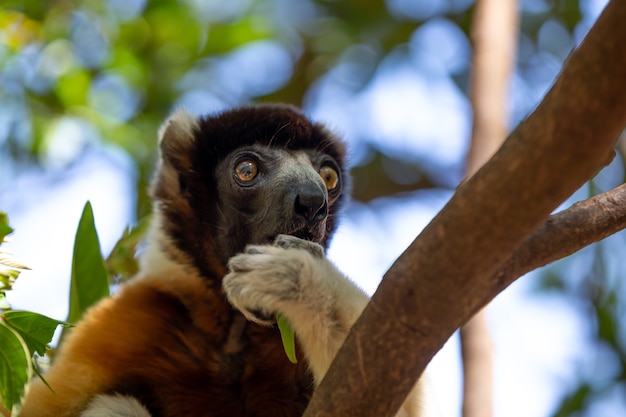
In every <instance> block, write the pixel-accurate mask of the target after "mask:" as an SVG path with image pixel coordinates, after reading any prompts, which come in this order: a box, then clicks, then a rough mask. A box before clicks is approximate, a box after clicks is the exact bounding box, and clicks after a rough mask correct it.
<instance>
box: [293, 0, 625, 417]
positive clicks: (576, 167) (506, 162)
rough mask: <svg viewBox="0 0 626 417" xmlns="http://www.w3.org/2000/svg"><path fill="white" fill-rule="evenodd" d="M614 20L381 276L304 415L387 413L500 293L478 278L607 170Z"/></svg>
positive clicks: (616, 34)
mask: <svg viewBox="0 0 626 417" xmlns="http://www.w3.org/2000/svg"><path fill="white" fill-rule="evenodd" d="M624 21H626V2H625V1H621V0H613V1H611V2H610V3H609V4H608V5H607V7H606V9H605V11H604V12H603V13H602V15H601V16H600V18H599V19H598V21H597V22H596V24H595V25H594V27H593V28H592V29H591V31H590V32H589V34H588V35H587V37H586V38H585V40H584V41H583V42H582V44H581V46H580V47H579V48H578V49H577V50H576V51H575V52H574V53H573V54H572V55H571V57H570V59H569V60H568V62H567V63H566V64H565V66H564V69H563V72H562V73H561V75H560V76H559V78H558V79H557V81H556V83H555V85H554V86H553V87H552V89H551V90H550V92H548V94H547V95H546V97H545V99H544V100H543V102H542V103H541V104H540V105H539V106H538V107H537V109H536V110H535V112H534V113H533V114H532V115H531V116H530V117H529V118H528V119H527V120H526V121H524V122H523V123H521V124H520V126H519V127H518V128H517V129H516V130H515V131H514V132H513V134H512V135H511V136H510V137H509V139H508V140H507V142H505V144H504V145H503V146H502V148H501V149H500V150H499V151H498V152H497V153H496V155H494V157H493V158H492V159H491V160H490V161H489V162H488V163H487V164H485V166H484V167H483V168H482V169H481V170H479V171H478V172H477V173H476V175H474V176H473V177H472V178H470V179H469V180H468V181H467V182H466V183H464V184H463V185H461V186H460V187H459V188H458V189H457V192H456V193H455V195H454V196H453V197H452V199H451V200H450V201H449V203H448V204H447V205H446V207H445V208H444V209H443V210H442V211H441V212H440V213H439V215H437V216H436V217H435V219H433V221H432V222H431V223H430V224H429V225H428V226H427V227H426V229H424V231H423V232H422V234H421V235H420V236H419V237H418V238H417V239H416V240H415V241H414V242H413V243H412V244H411V245H410V246H409V248H408V249H407V250H406V251H405V253H404V254H403V255H402V256H401V257H400V258H399V259H398V260H397V261H396V262H395V263H394V265H393V266H392V268H391V269H390V270H389V271H388V272H387V274H385V277H384V279H383V281H382V282H381V285H380V286H379V288H378V290H377V291H376V293H375V294H374V296H373V297H372V300H371V302H370V303H369V305H368V306H367V308H366V309H365V311H364V312H363V314H362V316H361V318H360V319H359V320H358V321H357V323H356V324H355V326H354V327H353V328H352V331H351V332H350V335H349V336H348V338H347V340H346V342H345V343H344V345H343V346H342V348H341V349H340V351H339V353H338V355H337V357H336V358H335V361H334V363H333V365H332V366H331V368H330V370H329V371H328V373H327V374H326V378H325V379H324V381H323V382H322V384H321V385H320V386H319V387H318V389H317V390H316V391H315V393H314V395H313V398H312V399H311V403H310V405H309V407H308V408H307V410H306V412H305V414H304V415H305V416H307V417H311V416H372V415H375V416H379V417H388V416H391V415H393V414H394V413H395V412H396V410H398V408H399V407H400V404H401V403H402V401H403V399H404V398H405V396H406V395H407V393H408V392H409V390H410V389H411V387H412V386H413V383H414V382H415V380H416V379H417V377H418V376H419V375H420V374H421V373H422V372H423V370H424V368H425V367H426V364H427V363H428V362H429V361H430V359H431V358H432V357H433V355H434V354H435V353H436V352H437V351H438V350H439V349H440V348H441V346H442V345H443V344H444V343H445V341H446V340H447V339H448V338H449V337H450V335H451V334H452V333H453V332H454V331H455V330H456V329H457V328H458V327H459V326H461V325H462V324H464V323H465V322H466V321H467V320H468V319H469V318H470V317H471V316H472V314H474V313H475V312H476V311H477V310H478V309H479V308H480V307H482V306H483V305H484V304H485V303H486V302H487V301H488V300H490V299H491V298H493V297H494V296H495V295H496V294H497V293H498V292H499V291H501V290H502V288H503V286H502V285H496V284H497V283H495V284H494V282H493V280H490V279H485V277H490V276H492V275H494V274H496V273H497V271H499V270H501V269H502V268H503V266H504V265H505V262H507V261H509V259H510V257H511V254H512V253H513V252H514V250H515V249H516V248H517V247H518V246H519V245H520V244H521V243H522V241H523V240H524V239H525V238H526V237H527V236H528V235H530V233H531V232H532V231H533V230H534V229H536V228H537V227H538V226H539V225H540V224H541V223H542V222H543V221H544V219H545V218H546V217H547V216H548V215H549V214H550V212H551V211H553V210H554V209H555V208H556V207H557V206H558V204H559V203H561V202H562V201H563V200H565V199H566V198H567V197H568V196H569V195H571V194H572V193H573V192H574V191H575V190H576V189H578V188H579V187H580V186H581V185H582V184H583V183H584V182H585V181H587V180H588V179H589V178H590V177H591V176H592V175H593V174H595V173H596V172H597V171H598V170H599V169H600V168H601V167H602V166H603V165H605V164H606V162H607V160H608V159H609V154H610V153H612V148H613V146H614V145H615V141H616V139H617V137H618V135H619V133H620V132H621V131H622V129H623V128H624V125H625V124H626V94H624V91H626V42H624V41H623V40H624V39H626V25H624ZM357 361H358V362H359V363H357ZM362 370H365V371H366V372H367V373H368V374H369V375H367V377H364V376H363V375H362V374H361V372H362Z"/></svg>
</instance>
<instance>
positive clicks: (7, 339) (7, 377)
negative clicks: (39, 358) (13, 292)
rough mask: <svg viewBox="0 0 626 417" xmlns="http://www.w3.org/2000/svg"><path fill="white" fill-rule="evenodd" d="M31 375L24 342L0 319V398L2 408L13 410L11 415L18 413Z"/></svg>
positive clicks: (29, 358) (29, 359) (31, 370)
mask: <svg viewBox="0 0 626 417" xmlns="http://www.w3.org/2000/svg"><path fill="white" fill-rule="evenodd" d="M32 374H33V368H32V363H31V357H30V354H29V351H28V346H27V345H26V342H24V340H23V339H22V338H21V337H20V335H19V333H18V332H17V331H15V330H14V329H12V328H11V327H9V326H8V325H7V324H6V322H5V321H4V320H3V319H2V317H0V397H2V405H3V406H4V408H6V409H7V410H13V415H17V413H18V412H19V404H20V403H21V400H22V398H23V397H24V394H25V387H26V383H27V382H28V381H29V380H30V378H31V377H32Z"/></svg>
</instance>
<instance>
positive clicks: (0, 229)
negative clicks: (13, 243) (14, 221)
mask: <svg viewBox="0 0 626 417" xmlns="http://www.w3.org/2000/svg"><path fill="white" fill-rule="evenodd" d="M11 233H13V229H12V228H11V227H9V217H8V216H7V214H6V213H5V212H4V211H0V243H2V242H3V241H4V237H5V236H6V235H10V234H11Z"/></svg>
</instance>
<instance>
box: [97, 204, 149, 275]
mask: <svg viewBox="0 0 626 417" xmlns="http://www.w3.org/2000/svg"><path fill="white" fill-rule="evenodd" d="M151 218H152V216H151V215H148V216H145V217H144V218H142V219H141V220H140V221H139V223H138V224H137V225H136V226H134V227H132V228H128V229H126V230H125V231H124V234H123V235H122V237H121V238H120V240H118V241H117V243H116V244H115V246H114V247H113V249H112V250H111V253H110V254H109V257H108V258H107V259H106V261H105V266H106V267H107V271H108V272H109V275H111V276H114V277H115V280H116V282H124V281H127V280H128V279H130V278H131V277H132V276H134V275H135V274H137V271H139V263H138V262H137V258H136V257H135V252H136V251H137V245H138V244H139V242H140V241H141V239H143V237H144V236H145V234H146V232H147V231H148V227H149V226H150V219H151Z"/></svg>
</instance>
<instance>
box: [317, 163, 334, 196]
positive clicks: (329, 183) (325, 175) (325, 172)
mask: <svg viewBox="0 0 626 417" xmlns="http://www.w3.org/2000/svg"><path fill="white" fill-rule="evenodd" d="M320 177H322V180H324V184H325V185H326V189H327V190H328V191H332V190H334V189H335V188H337V184H339V174H338V173H337V171H335V169H334V168H332V167H329V166H328V165H324V166H323V167H321V168H320Z"/></svg>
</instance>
